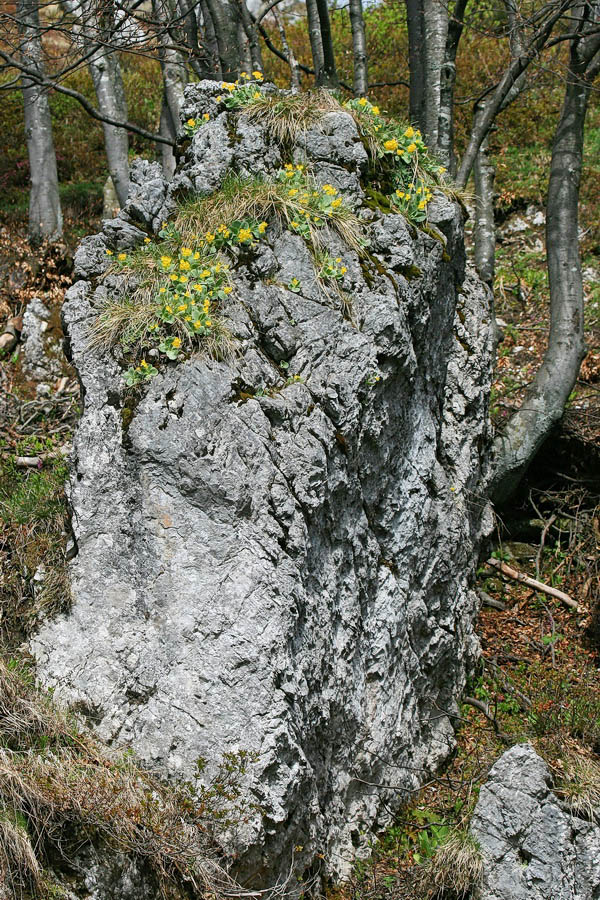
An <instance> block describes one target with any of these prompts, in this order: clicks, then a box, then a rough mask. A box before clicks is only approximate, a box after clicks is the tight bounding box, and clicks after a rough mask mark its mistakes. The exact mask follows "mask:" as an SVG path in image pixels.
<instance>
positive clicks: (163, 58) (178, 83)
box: [153, 0, 188, 180]
mask: <svg viewBox="0 0 600 900" xmlns="http://www.w3.org/2000/svg"><path fill="white" fill-rule="evenodd" d="M153 9H154V17H155V19H156V20H157V21H159V22H161V23H162V28H161V29H160V33H159V37H158V41H159V47H158V56H159V59H160V66H161V70H162V77H163V96H162V106H161V111H160V133H161V134H162V135H163V136H164V137H168V138H170V139H171V140H172V141H175V139H176V137H177V132H178V131H179V126H180V124H181V122H180V110H181V106H182V104H183V92H184V90H185V86H186V84H187V82H188V70H187V66H186V62H185V59H184V57H183V55H182V53H180V51H179V50H177V49H176V48H175V47H174V46H173V44H174V41H173V38H172V37H171V35H170V33H169V24H170V23H171V22H173V21H174V20H175V18H176V10H175V4H174V3H173V2H172V0H154V2H153ZM161 155H162V167H163V171H164V173H165V178H167V179H169V180H170V179H171V178H172V177H173V173H174V172H175V154H174V153H173V148H172V147H170V146H169V145H168V144H162V145H161Z"/></svg>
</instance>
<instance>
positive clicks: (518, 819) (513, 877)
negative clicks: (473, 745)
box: [471, 744, 600, 900]
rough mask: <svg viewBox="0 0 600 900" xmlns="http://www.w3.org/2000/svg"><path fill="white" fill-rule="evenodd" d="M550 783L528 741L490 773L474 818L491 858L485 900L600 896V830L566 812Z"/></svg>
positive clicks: (568, 899)
mask: <svg viewBox="0 0 600 900" xmlns="http://www.w3.org/2000/svg"><path fill="white" fill-rule="evenodd" d="M551 784H552V778H551V775H550V770H549V769H548V766H547V765H546V763H545V762H544V761H543V759H541V758H540V757H539V756H538V755H537V753H536V752H535V750H534V749H533V747H532V746H531V745H530V744H519V745H517V746H515V747H512V748H511V749H510V750H507V751H506V753H504V754H503V756H501V757H500V759H499V760H498V762H497V763H496V764H495V766H494V767H493V768H492V770H491V771H490V774H489V777H488V781H487V783H486V784H485V785H484V786H483V788H482V789H481V793H480V795H479V800H478V803H477V806H476V808H475V813H474V815H473V819H472V821H471V831H472V833H473V834H474V835H475V837H476V838H477V839H478V841H479V843H480V844H481V847H482V849H483V852H484V856H485V879H484V886H483V889H482V892H481V900H598V898H599V897H600V828H598V826H597V825H594V824H592V823H590V822H587V821H584V820H583V819H580V818H578V817H577V816H574V815H573V814H572V813H571V812H570V811H569V810H568V809H566V808H565V806H564V804H562V803H561V802H560V801H559V799H558V797H557V796H556V795H555V794H553V793H552V790H551Z"/></svg>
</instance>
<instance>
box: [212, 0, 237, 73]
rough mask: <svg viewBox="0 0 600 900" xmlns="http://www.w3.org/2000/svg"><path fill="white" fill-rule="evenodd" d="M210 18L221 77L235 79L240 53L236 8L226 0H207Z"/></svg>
mask: <svg viewBox="0 0 600 900" xmlns="http://www.w3.org/2000/svg"><path fill="white" fill-rule="evenodd" d="M207 4H208V8H209V10H210V15H211V18H212V23H213V27H214V30H215V37H216V40H217V47H218V48H219V61H220V64H221V71H222V73H223V78H224V79H225V80H226V81H235V80H236V79H237V77H238V75H239V73H240V62H241V54H240V47H239V44H238V20H239V16H238V10H237V8H236V6H235V4H234V3H233V2H228V0H207Z"/></svg>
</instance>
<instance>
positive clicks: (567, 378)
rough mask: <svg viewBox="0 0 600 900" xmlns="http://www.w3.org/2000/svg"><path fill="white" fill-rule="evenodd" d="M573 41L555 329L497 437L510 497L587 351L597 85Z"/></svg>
mask: <svg viewBox="0 0 600 900" xmlns="http://www.w3.org/2000/svg"><path fill="white" fill-rule="evenodd" d="M582 74H583V73H582V70H581V65H580V63H579V61H578V58H577V53H576V49H574V48H573V47H572V48H571V64H570V71H569V72H568V74H567V84H566V89H565V99H564V104H563V108H562V113H561V117H560V121H559V123H558V127H557V130H556V134H555V136H554V142H553V146H552V162H551V165H550V181H549V184H548V203H547V209H546V253H547V259H548V281H549V288H550V335H549V339H548V348H547V351H546V355H545V357H544V361H543V363H542V365H541V366H540V369H539V371H538V373H537V375H536V377H535V380H534V381H533V384H532V385H531V386H530V388H529V389H528V391H527V393H526V395H525V398H524V400H523V405H522V407H521V408H520V409H519V410H518V411H517V412H516V413H515V414H514V416H513V417H512V419H511V420H510V422H509V423H508V426H507V428H506V430H505V431H504V432H503V433H502V434H500V435H499V436H498V437H497V438H496V441H495V448H494V449H495V456H496V463H495V472H494V477H493V482H492V494H493V496H494V499H495V500H496V502H503V501H505V500H507V499H508V498H509V497H510V496H511V494H512V493H513V492H514V490H515V488H516V487H517V485H518V483H519V481H520V479H521V478H522V476H523V474H524V473H525V471H526V469H527V467H528V466H529V463H530V462H531V460H532V459H533V458H534V456H535V454H536V453H537V451H538V450H539V448H540V447H541V445H542V443H543V442H544V440H545V439H546V438H547V437H548V435H549V434H550V432H551V430H552V428H553V427H554V425H555V424H556V423H557V422H558V421H559V419H560V418H561V416H562V414H563V411H564V407H565V404H566V402H567V400H568V398H569V394H570V393H571V391H572V390H573V387H574V386H575V382H576V380H577V375H578V373H579V367H580V365H581V361H582V359H583V357H584V355H585V350H584V341H583V286H582V278H581V261H580V256H579V238H578V208H579V183H580V179H581V166H582V156H583V129H584V123H585V115H586V111H587V103H588V97H589V92H590V84H589V83H588V82H586V81H585V79H584V78H583V77H582Z"/></svg>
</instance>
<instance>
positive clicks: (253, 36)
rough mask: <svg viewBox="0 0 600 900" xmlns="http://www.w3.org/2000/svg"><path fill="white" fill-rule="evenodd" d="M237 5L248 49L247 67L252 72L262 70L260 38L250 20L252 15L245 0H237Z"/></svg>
mask: <svg viewBox="0 0 600 900" xmlns="http://www.w3.org/2000/svg"><path fill="white" fill-rule="evenodd" d="M239 5H240V16H241V19H242V25H243V26H244V33H245V35H246V38H247V40H248V47H249V51H250V66H249V69H250V71H252V72H262V70H263V61H262V53H261V49H260V40H259V38H258V30H257V28H256V25H255V24H254V22H253V21H252V17H251V15H250V13H249V11H248V7H247V5H246V0H239Z"/></svg>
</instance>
